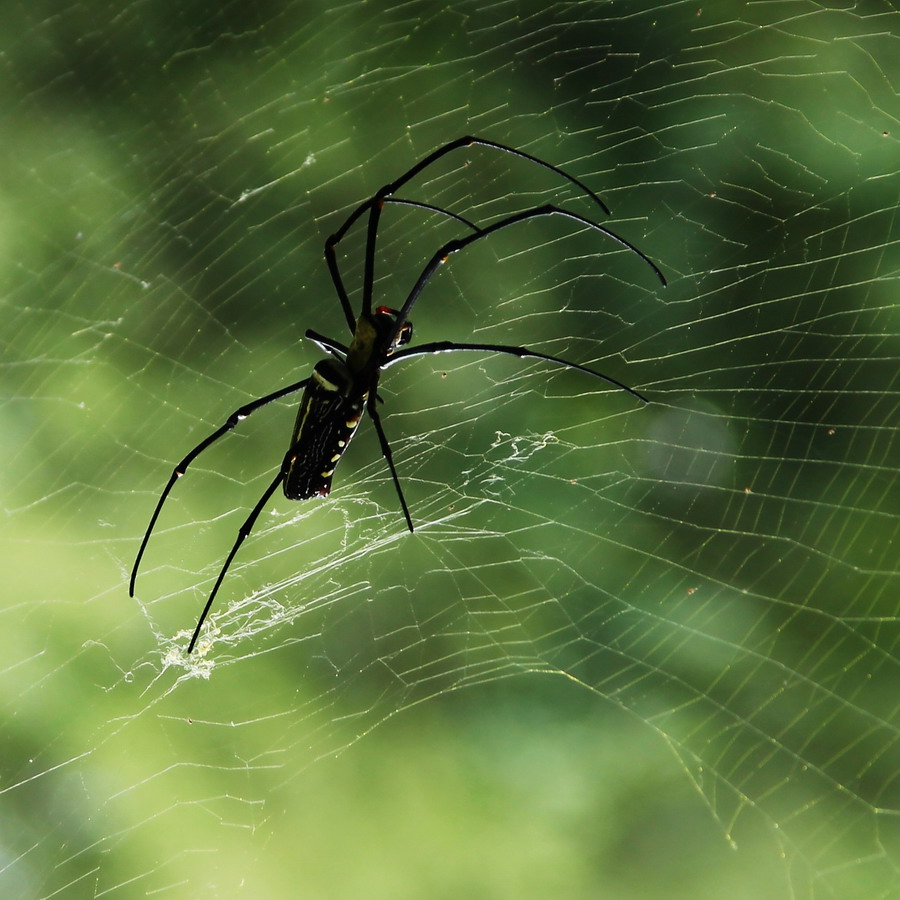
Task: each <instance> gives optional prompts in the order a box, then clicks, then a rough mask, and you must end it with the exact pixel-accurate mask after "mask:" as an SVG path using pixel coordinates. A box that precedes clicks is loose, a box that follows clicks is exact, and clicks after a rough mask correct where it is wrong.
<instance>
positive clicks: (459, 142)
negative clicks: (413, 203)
mask: <svg viewBox="0 0 900 900" xmlns="http://www.w3.org/2000/svg"><path fill="white" fill-rule="evenodd" d="M473 145H474V146H477V147H488V148H489V149H491V150H500V151H501V152H503V153H509V154H510V155H511V156H518V157H519V158H520V159H527V160H528V161H529V162H533V163H536V164H537V165H539V166H541V167H542V168H544V169H547V170H549V171H550V172H554V173H555V174H557V175H559V176H560V177H562V178H565V179H566V181H568V182H570V183H571V184H574V185H575V186H576V187H577V188H578V189H579V190H580V191H582V192H583V193H584V194H586V195H587V196H588V197H590V198H591V199H592V200H593V201H594V202H595V203H596V204H597V205H598V206H599V207H600V208H601V209H602V210H603V211H604V212H605V213H606V214H607V215H609V208H608V207H607V205H606V204H605V203H604V202H603V201H602V200H601V199H600V198H599V197H598V196H597V195H596V194H595V193H594V192H593V191H592V190H591V189H590V188H589V187H588V186H587V185H586V184H585V183H584V182H583V181H580V180H579V179H578V178H576V177H575V176H574V175H570V174H569V173H568V172H565V171H563V170H562V169H560V168H558V167H557V166H554V165H551V164H550V163H548V162H545V161H544V160H542V159H539V158H538V157H537V156H532V155H531V154H530V153H526V152H525V151H524V150H516V149H515V148H514V147H508V146H507V145H506V144H500V143H498V142H497V141H489V140H487V139H486V138H479V137H473V136H472V135H466V136H465V137H461V138H457V139H456V140H455V141H450V142H449V143H447V144H444V145H443V147H438V149H437V150H434V151H432V152H431V153H429V154H428V156H425V157H423V158H422V159H420V160H419V161H418V162H417V163H416V164H415V165H414V166H412V167H411V168H409V169H407V170H406V172H404V173H403V174H402V175H401V176H400V177H399V178H397V179H396V180H394V181H392V182H391V183H390V184H386V185H385V186H384V187H383V188H381V190H380V191H378V192H377V193H376V194H375V195H374V196H372V197H370V198H369V199H368V200H365V201H364V202H363V203H361V204H360V205H359V206H357V207H356V209H355V210H353V212H352V213H350V215H349V216H347V219H346V220H345V222H344V224H343V225H341V227H340V228H339V229H338V230H337V231H336V232H335V233H334V234H333V235H332V236H331V237H330V238H329V241H332V242H333V243H334V244H337V243H339V242H340V241H341V239H342V238H343V237H344V235H345V234H346V233H347V232H348V231H349V230H350V228H351V227H352V226H353V223H354V222H355V221H356V220H357V219H358V218H359V217H360V216H361V215H363V213H365V212H366V210H367V209H369V207H370V206H372V205H373V204H376V203H378V202H384V201H385V200H386V199H387V198H388V197H390V196H391V195H392V194H394V193H395V192H396V191H397V190H399V189H400V188H401V187H403V185H404V184H406V183H407V182H409V181H412V179H413V178H415V177H416V175H418V174H419V173H420V172H421V171H423V170H424V169H427V168H428V167H429V166H430V165H433V164H434V163H436V162H437V161H438V160H439V159H441V157H443V156H446V155H447V154H448V153H452V152H453V151H454V150H459V149H460V148H461V147H471V146H473Z"/></svg>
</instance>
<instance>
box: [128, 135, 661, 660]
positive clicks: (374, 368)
mask: <svg viewBox="0 0 900 900" xmlns="http://www.w3.org/2000/svg"><path fill="white" fill-rule="evenodd" d="M473 145H475V146H479V147H484V148H487V149H490V150H497V151H500V152H502V153H507V154H510V155H512V156H516V157H519V158H521V159H525V160H527V161H529V162H531V163H535V164H536V165H538V166H541V167H542V168H544V169H548V170H549V171H551V172H554V173H555V174H556V175H558V176H560V177H562V178H564V179H566V180H567V181H568V182H570V183H571V184H574V185H575V186H576V187H577V188H578V189H579V190H580V191H581V192H582V193H584V194H585V195H586V196H587V197H589V198H590V199H591V200H592V201H593V202H594V203H596V204H597V206H599V207H600V208H601V209H602V210H603V211H604V212H605V213H607V214H608V213H609V210H608V208H607V207H606V204H604V202H603V201H602V200H601V199H600V198H599V197H598V196H597V195H596V194H595V193H594V192H593V191H592V190H591V189H590V188H589V187H587V185H585V184H584V183H583V182H581V181H579V180H578V179H577V178H575V177H574V176H572V175H569V174H568V173H566V172H564V171H563V170H562V169H560V168H557V167H556V166H554V165H551V164H550V163H548V162H545V161H544V160H542V159H539V158H538V157H536V156H532V155H531V154H530V153H526V152H525V151H523V150H517V149H515V148H513V147H509V146H506V145H505V144H499V143H497V142H495V141H490V140H487V139H485V138H479V137H472V136H469V135H467V136H465V137H460V138H457V139H456V140H454V141H450V142H449V143H447V144H444V145H443V146H441V147H438V148H437V149H436V150H434V151H432V152H431V153H430V154H428V155H427V156H425V157H423V158H422V159H420V160H419V161H418V162H417V163H416V164H415V165H413V166H412V167H411V168H409V169H407V171H406V172H404V173H403V174H402V175H401V176H400V177H399V178H397V179H396V180H395V181H392V182H391V183H390V184H386V185H384V186H383V187H382V188H381V189H380V190H378V191H377V192H376V193H375V194H373V195H372V196H371V197H370V198H369V199H368V200H366V201H364V202H363V203H361V204H360V205H359V206H358V207H356V209H355V210H353V212H352V213H350V215H349V216H348V217H347V219H346V220H345V221H344V223H343V224H342V225H341V227H340V228H339V229H338V230H337V231H336V232H335V233H334V234H332V235H331V236H330V237H329V238H328V240H326V241H325V260H326V262H327V264H328V271H329V273H330V275H331V280H332V282H333V283H334V288H335V291H336V292H337V295H338V299H339V300H340V303H341V307H342V309H343V311H344V317H345V318H346V320H347V325H348V326H349V328H350V332H351V334H352V335H353V337H352V340H351V342H350V345H349V346H346V345H344V344H342V343H340V342H339V341H336V340H333V339H331V338H329V337H326V336H324V335H322V334H319V333H317V332H315V331H313V330H312V329H309V330H308V331H307V332H306V337H307V338H308V339H309V340H310V341H312V342H313V343H314V344H316V345H317V346H318V347H319V348H320V349H321V350H322V351H323V352H326V353H328V354H329V357H330V358H326V359H323V360H321V361H320V362H319V363H317V364H316V366H315V367H314V368H313V371H312V375H311V376H310V377H309V378H304V379H302V380H301V381H295V382H294V383H293V384H289V385H287V386H286V387H282V388H279V389H278V390H277V391H273V392H272V393H271V394H266V396H264V397H260V398H259V399H257V400H252V401H251V402H250V403H246V404H245V405H244V406H241V407H240V408H238V409H236V410H235V411H234V412H233V413H232V414H231V415H230V416H228V418H227V419H226V420H225V422H224V423H223V424H222V425H220V426H219V427H218V428H217V429H216V430H215V431H214V432H213V433H212V434H210V435H209V436H208V437H206V438H204V439H203V440H202V441H201V442H200V443H199V444H197V446H196V447H194V448H193V450H191V451H190V452H189V453H188V454H187V455H186V456H185V457H184V459H182V460H181V462H180V463H178V465H177V466H175V468H174V469H173V470H172V474H171V476H170V477H169V480H168V482H167V484H166V486H165V487H164V488H163V491H162V494H160V497H159V500H158V501H157V503H156V508H155V509H154V510H153V515H152V516H151V517H150V522H149V524H148V525H147V530H146V532H145V533H144V537H143V539H142V540H141V545H140V547H139V549H138V552H137V556H136V558H135V560H134V566H133V567H132V570H131V580H130V583H129V594H130V596H132V597H133V596H134V586H135V580H136V579H137V573H138V569H139V567H140V565H141V560H142V559H143V556H144V551H145V550H146V549H147V543H148V542H149V540H150V535H151V534H152V533H153V529H154V527H155V526H156V522H157V520H158V519H159V515H160V512H161V511H162V508H163V505H164V504H165V502H166V499H167V498H168V496H169V493H170V492H171V490H172V487H173V486H174V484H175V482H176V481H177V480H178V479H179V478H180V477H181V476H182V475H184V473H185V472H186V471H187V468H188V466H190V464H191V463H192V462H193V461H194V460H195V459H196V458H197V457H198V456H199V455H200V454H201V453H203V451H204V450H206V449H207V448H208V447H210V446H211V445H212V444H214V443H215V442H216V441H218V440H219V438H221V437H222V436H223V435H225V434H226V433H227V432H229V431H231V430H232V429H233V428H234V427H235V426H236V425H237V424H238V422H240V421H241V420H242V419H246V418H247V416H249V415H250V414H251V413H254V412H256V410H258V409H260V408H262V407H263V406H266V405H268V404H269V403H272V402H273V401H274V400H279V399H280V398H282V397H287V396H288V395H290V394H294V393H296V392H298V391H300V390H302V391H303V397H302V399H301V400H300V407H299V410H298V412H297V420H296V423H295V425H294V431H293V434H292V435H291V442H290V445H289V447H288V451H287V453H286V454H285V457H284V459H283V460H282V462H281V465H280V466H279V467H278V473H277V475H276V476H275V478H274V479H273V480H272V482H271V484H270V485H269V486H268V487H267V488H266V489H265V491H264V492H263V494H262V496H261V497H260V498H259V500H258V501H257V503H256V505H255V506H254V507H253V509H252V510H251V511H250V515H249V516H247V518H246V520H245V521H244V523H243V525H241V527H240V528H239V529H238V533H237V538H236V539H235V541H234V544H233V545H232V547H231V550H230V551H229V553H228V556H227V557H226V559H225V563H224V564H223V566H222V568H221V570H220V571H219V575H218V577H217V578H216V582H215V584H214V585H213V589H212V591H211V592H210V594H209V597H208V598H207V600H206V605H205V606H204V607H203V611H202V612H201V613H200V618H199V619H198V620H197V625H196V627H195V628H194V633H193V635H192V637H191V641H190V644H189V645H188V649H187V652H188V653H191V651H192V650H193V649H194V647H195V646H196V644H197V639H198V637H199V636H200V629H201V628H202V627H203V623H204V621H205V620H206V617H207V615H208V613H209V611H210V609H211V607H212V604H213V601H214V600H215V598H216V594H217V593H218V591H219V587H220V586H221V584H222V581H223V580H224V578H225V574H226V573H227V572H228V569H229V567H230V566H231V562H232V560H233V559H234V557H235V555H236V554H237V552H238V550H239V549H240V547H241V544H243V543H244V541H245V540H246V538H247V536H248V535H249V534H250V532H251V530H252V529H253V526H254V525H255V524H256V520H257V518H259V514H260V513H261V512H262V510H263V508H264V507H265V505H266V504H267V503H268V502H269V499H270V498H271V496H272V494H273V493H274V492H275V490H276V489H277V488H278V486H279V485H281V487H282V489H283V490H284V494H285V496H286V497H287V498H288V499H289V500H308V499H309V498H311V497H317V496H318V497H325V496H327V495H328V493H329V491H330V490H331V481H332V478H333V476H334V471H335V468H336V467H337V464H338V462H340V459H341V457H342V456H343V453H344V451H345V450H346V449H347V445H348V444H349V443H350V441H351V439H352V438H353V435H354V434H356V430H357V428H358V426H359V423H360V420H361V419H362V416H363V413H367V414H368V416H369V418H370V419H371V420H372V424H373V425H374V426H375V433H376V434H377V435H378V441H379V443H380V444H381V453H382V455H383V456H384V459H385V462H386V463H387V466H388V469H389V470H390V473H391V478H392V479H393V482H394V488H395V490H396V492H397V497H398V499H399V501H400V507H401V509H402V510H403V515H404V517H405V519H406V525H407V527H408V528H409V530H410V531H413V523H412V518H411V516H410V514H409V507H408V506H407V504H406V498H405V497H404V495H403V489H402V487H401V486H400V479H399V478H398V476H397V469H396V467H395V466H394V459H393V455H392V453H391V446H390V444H389V443H388V440H387V437H386V436H385V433H384V428H383V426H382V424H381V416H380V415H379V413H378V408H377V405H376V402H380V399H381V398H380V397H378V394H377V388H378V380H379V378H380V377H381V372H382V371H383V370H384V369H386V368H388V367H389V366H393V365H396V364H397V363H398V362H401V361H403V360H407V359H412V358H413V357H416V356H424V355H426V354H432V353H452V352H455V351H463V350H466V351H480V352H485V353H505V354H508V355H510V356H517V357H520V358H524V357H528V358H533V359H540V360H544V361H546V362H551V363H555V364H557V365H560V366H565V367H567V368H569V369H576V370H577V371H579V372H584V373H585V374H587V375H591V376H593V377H595V378H599V379H601V380H603V381H606V382H608V383H609V384H612V385H614V386H615V387H617V388H620V389H621V390H624V391H627V392H628V393H629V394H631V395H632V396H633V397H635V398H637V399H638V400H640V401H641V402H642V403H647V402H648V401H647V399H646V398H645V397H643V396H642V395H641V394H639V393H638V392H637V391H635V390H633V389H632V388H630V387H628V386H627V385H625V384H623V383H622V382H620V381H617V380H616V379H615V378H611V377H610V376H608V375H603V374H602V373H600V372H595V371H594V370H593V369H589V368H587V367H586V366H582V365H579V364H578V363H574V362H570V361H568V360H565V359H561V358H560V357H558V356H550V355H548V354H546V353H539V352H537V351H535V350H529V349H528V348H526V347H511V346H507V345H505V344H475V343H458V342H455V341H432V342H430V343H427V344H419V345H417V346H414V347H408V348H406V349H401V348H403V347H404V345H405V344H407V343H409V341H410V339H411V338H412V331H413V328H412V322H410V320H409V315H410V313H411V312H412V308H413V306H415V304H416V302H417V301H418V299H419V296H420V295H421V293H422V291H423V290H424V289H425V287H426V285H427V284H428V282H429V281H430V280H431V278H432V277H433V276H434V274H435V273H436V272H437V271H438V269H439V268H440V267H441V266H442V265H443V264H444V263H445V262H446V261H447V260H448V259H449V257H450V256H451V255H452V254H454V253H458V252H459V251H460V250H464V249H465V248H466V247H469V246H471V245H472V244H474V243H476V242H477V241H481V240H484V239H485V238H488V237H490V236H491V235H492V234H495V233H496V232H498V231H501V230H503V229H506V228H509V227H510V226H512V225H516V224H518V223H520V222H525V221H528V220H529V219H535V218H538V217H541V216H550V215H557V216H564V217H566V218H568V219H572V220H574V221H575V222H578V223H579V224H581V225H585V226H587V227H589V228H592V229H594V230H595V231H598V232H600V233H601V234H603V235H605V236H606V237H608V238H611V239H612V240H613V241H616V242H617V243H619V244H620V245H622V246H623V247H625V248H626V249H627V250H629V251H631V252H632V253H634V254H635V255H636V256H638V257H639V258H640V259H641V260H642V261H643V262H644V263H645V264H646V265H647V266H648V267H649V268H650V269H651V270H652V271H653V273H654V274H655V275H656V277H657V278H658V279H659V281H660V283H661V284H662V285H663V286H665V284H666V279H665V277H664V276H663V274H662V272H661V271H660V270H659V268H658V267H657V266H656V264H655V263H653V262H652V261H651V260H650V258H649V257H647V256H646V255H645V254H644V253H643V252H642V251H640V250H639V249H638V248H637V247H635V246H634V245H633V244H631V243H630V242H629V241H627V240H625V239H624V238H623V237H620V236H619V235H617V234H615V233H614V232H612V231H610V230H609V229H608V228H604V227H603V226H602V225H598V224H597V223H596V222H594V221H592V220H591V219H588V218H586V217H584V216H581V215H578V214H577V213H574V212H570V211H568V210H565V209H562V208H561V207H559V206H553V205H551V204H545V205H542V206H535V207H533V208H531V209H526V210H523V211H521V212H517V213H514V214H512V215H508V216H506V217H504V218H502V219H499V220H498V221H495V222H493V223H491V224H490V225H486V226H484V227H482V226H480V225H476V224H475V223H473V222H471V221H469V220H468V219H465V218H463V217H462V216H460V215H457V214H456V213H454V212H451V211H449V210H446V209H442V208H441V207H439V206H432V205H430V204H428V203H421V202H419V201H415V200H404V199H401V198H399V197H397V196H396V192H397V191H398V190H399V189H400V188H401V187H403V186H404V185H405V184H407V183H408V182H410V181H411V180H412V179H413V178H415V177H416V176H417V175H418V174H419V173H421V172H422V171H423V170H425V169H427V168H428V167H429V166H431V165H433V164H434V163H435V162H437V161H438V160H439V159H441V158H442V157H444V156H446V155H447V154H449V153H453V152H454V151H455V150H459V149H461V148H464V147H471V146H473ZM387 204H395V205H405V206H413V207H417V208H419V209H424V210H427V211H430V212H435V213H440V214H441V215H444V216H446V217H448V218H450V219H453V220H455V221H457V222H459V223H460V224H461V225H463V226H465V228H466V229H468V233H466V234H465V236H464V237H458V238H456V239H454V240H452V241H448V242H447V243H445V244H443V245H442V246H441V247H440V248H438V250H437V251H436V252H435V253H434V255H433V256H432V257H431V258H430V259H429V261H428V262H427V264H426V265H425V267H424V268H423V269H422V271H421V273H420V274H419V277H418V278H417V279H416V281H415V283H414V284H413V286H412V289H411V290H410V292H409V295H408V296H407V298H406V302H405V303H404V304H403V306H402V307H401V308H400V309H399V310H397V309H392V308H390V307H387V306H378V307H375V309H374V311H373V308H372V294H373V283H374V271H375V249H376V243H377V240H378V225H379V221H380V219H381V214H382V212H383V211H384V207H385V206H386V205H387ZM364 215H367V216H368V219H367V223H366V245H365V258H364V269H363V284H362V309H361V311H360V314H359V317H358V318H357V317H356V316H354V314H353V309H352V307H351V304H350V299H349V297H348V295H347V290H346V288H345V286H344V282H343V279H342V278H341V273H340V270H339V268H338V262H337V256H336V248H337V246H338V244H340V242H341V241H342V240H343V238H344V237H345V235H346V234H347V232H348V231H349V230H350V228H351V227H352V226H353V224H354V223H355V222H356V221H357V220H359V219H360V218H361V217H362V216H364Z"/></svg>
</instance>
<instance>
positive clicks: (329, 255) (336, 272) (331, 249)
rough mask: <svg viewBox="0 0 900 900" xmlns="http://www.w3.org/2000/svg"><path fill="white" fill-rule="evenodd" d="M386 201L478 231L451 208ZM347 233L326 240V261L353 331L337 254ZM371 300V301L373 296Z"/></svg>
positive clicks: (476, 227) (351, 313) (354, 321)
mask: <svg viewBox="0 0 900 900" xmlns="http://www.w3.org/2000/svg"><path fill="white" fill-rule="evenodd" d="M384 202H385V203H393V204H395V205H397V206H413V207H416V208H417V209H425V210H428V211H429V212H436V213H440V214H441V215H444V216H447V218H449V219H455V220H456V221H457V222H462V224H463V225H465V226H467V227H468V228H471V229H472V231H478V226H477V225H475V223H474V222H470V221H469V220H468V219H467V218H465V217H464V216H460V215H457V214H456V213H454V212H450V210H449V209H444V208H443V207H440V206H434V205H433V204H431V203H420V202H419V201H418V200H402V199H401V198H400V197H385V198H384ZM345 233H346V231H343V232H341V233H340V234H339V235H336V234H333V235H331V237H329V238H328V240H327V241H326V242H325V261H326V262H327V263H328V271H329V273H330V274H331V281H332V283H333V284H334V289H335V291H336V292H337V295H338V298H339V299H340V301H341V308H342V309H343V310H344V317H345V318H346V320H347V325H348V326H349V328H350V331H351V332H353V331H355V330H356V319H355V317H354V315H353V307H352V306H351V305H350V298H349V297H348V296H347V289H346V288H345V287H344V279H343V278H342V277H341V271H340V267H339V266H338V262H337V256H336V255H335V249H336V247H337V244H338V242H339V241H340V240H341V238H342V237H343V236H344V234H345ZM373 252H374V248H373ZM373 265H374V263H373ZM370 294H371V291H370ZM369 302H370V303H371V296H370V300H369ZM363 308H364V309H369V311H370V312H371V306H369V307H366V306H365V302H364V304H363Z"/></svg>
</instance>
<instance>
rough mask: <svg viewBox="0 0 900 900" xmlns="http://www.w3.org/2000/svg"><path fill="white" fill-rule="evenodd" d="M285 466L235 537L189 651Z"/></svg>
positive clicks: (278, 483)
mask: <svg viewBox="0 0 900 900" xmlns="http://www.w3.org/2000/svg"><path fill="white" fill-rule="evenodd" d="M284 468H285V467H284V463H282V464H281V467H280V468H279V470H278V475H277V476H276V478H275V480H274V481H273V482H272V483H271V484H270V485H269V486H268V487H267V488H266V489H265V491H264V492H263V495H262V497H260V498H259V500H258V501H257V502H256V506H254V507H253V509H252V510H251V512H250V515H249V516H247V519H246V520H245V522H244V524H243V525H241V527H240V528H239V529H238V533H237V538H236V539H235V542H234V545H233V546H232V548H231V551H230V552H229V554H228V557H227V558H226V559H225V564H224V565H223V566H222V569H221V571H220V572H219V577H218V578H217V579H216V583H215V584H214V585H213V589H212V593H211V594H210V595H209V599H208V600H207V601H206V606H204V607H203V612H202V613H200V618H199V619H198V620H197V627H196V628H195V629H194V634H193V635H192V636H191V642H190V644H188V649H187V652H188V653H190V652H191V651H192V650H193V649H194V645H195V644H196V643H197V638H198V637H200V629H201V628H202V627H203V623H204V622H205V621H206V616H207V614H208V613H209V611H210V608H211V607H212V605H213V600H215V599H216V594H217V593H218V592H219V587H220V586H221V584H222V581H223V580H224V578H225V573H226V572H227V571H228V569H229V567H230V566H231V561H232V560H233V559H234V557H235V554H236V553H237V552H238V550H239V549H240V546H241V544H243V543H244V541H245V540H246V539H247V535H248V534H250V532H251V531H252V530H253V526H254V525H255V524H256V520H257V519H258V518H259V514H260V513H261V512H262V511H263V507H264V506H265V505H266V503H268V502H269V498H270V497H271V496H272V494H274V493H275V489H276V488H277V487H278V485H280V484H281V482H282V481H283V480H284Z"/></svg>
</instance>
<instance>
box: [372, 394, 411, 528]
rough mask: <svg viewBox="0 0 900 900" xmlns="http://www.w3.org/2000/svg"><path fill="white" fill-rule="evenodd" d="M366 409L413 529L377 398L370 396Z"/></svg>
mask: <svg viewBox="0 0 900 900" xmlns="http://www.w3.org/2000/svg"><path fill="white" fill-rule="evenodd" d="M366 410H367V411H368V413H369V415H370V416H371V418H372V422H373V424H374V425H375V431H376V432H377V433H378V441H379V443H380V444H381V455H382V456H383V457H384V459H385V462H387V464H388V468H389V469H390V470H391V478H393V479H394V487H395V488H396V489H397V496H398V497H399V498H400V506H401V507H403V515H404V516H405V517H406V525H407V527H408V528H409V530H410V531H413V530H414V529H413V523H412V518H411V517H410V515H409V507H408V506H407V505H406V498H405V497H404V496H403V488H401V487H400V479H399V477H398V476H397V468H396V466H395V465H394V454H393V453H392V452H391V445H390V444H389V443H388V439H387V435H386V434H385V433H384V428H383V427H382V425H381V416H380V415H379V414H378V410H377V409H376V408H375V398H374V397H370V398H369V402H368V404H366Z"/></svg>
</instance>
